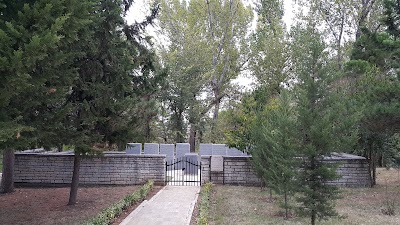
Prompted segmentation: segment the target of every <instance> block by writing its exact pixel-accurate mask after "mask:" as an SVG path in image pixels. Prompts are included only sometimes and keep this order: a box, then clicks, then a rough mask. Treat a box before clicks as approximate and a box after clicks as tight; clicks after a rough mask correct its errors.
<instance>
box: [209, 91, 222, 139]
mask: <svg viewBox="0 0 400 225" xmlns="http://www.w3.org/2000/svg"><path fill="white" fill-rule="evenodd" d="M218 96H219V91H218V92H215V98H217V97H218ZM220 104H221V103H220V101H216V103H215V106H214V114H213V120H212V125H211V143H215V141H216V137H217V122H218V116H219V107H220Z"/></svg>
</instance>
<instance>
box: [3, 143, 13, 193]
mask: <svg viewBox="0 0 400 225" xmlns="http://www.w3.org/2000/svg"><path fill="white" fill-rule="evenodd" d="M14 162H15V154H14V150H10V149H7V150H4V153H3V175H2V177H1V187H0V192H1V193H11V192H13V191H14Z"/></svg>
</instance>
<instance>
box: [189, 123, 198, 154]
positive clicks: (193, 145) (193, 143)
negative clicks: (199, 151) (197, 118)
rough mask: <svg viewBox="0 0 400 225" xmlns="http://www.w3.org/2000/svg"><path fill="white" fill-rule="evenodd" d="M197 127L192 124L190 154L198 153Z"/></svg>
mask: <svg viewBox="0 0 400 225" xmlns="http://www.w3.org/2000/svg"><path fill="white" fill-rule="evenodd" d="M196 133H197V132H196V126H195V125H193V124H190V135H189V144H190V152H195V151H196Z"/></svg>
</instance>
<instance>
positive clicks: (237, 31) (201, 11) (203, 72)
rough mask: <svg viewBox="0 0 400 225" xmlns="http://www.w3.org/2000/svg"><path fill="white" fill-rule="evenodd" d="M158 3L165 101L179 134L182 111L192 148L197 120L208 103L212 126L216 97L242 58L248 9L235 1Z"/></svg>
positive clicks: (224, 90)
mask: <svg viewBox="0 0 400 225" xmlns="http://www.w3.org/2000/svg"><path fill="white" fill-rule="evenodd" d="M161 7H162V11H161V15H160V27H161V28H162V32H163V34H164V35H165V36H166V37H167V39H168V42H169V44H168V45H167V46H164V47H163V48H162V52H163V53H162V61H164V62H166V65H167V66H168V67H169V69H170V74H171V77H170V79H169V81H168V86H169V87H170V94H169V95H168V97H167V98H168V99H167V102H168V104H169V105H170V110H171V111H172V115H173V117H172V118H173V121H174V122H173V123H172V124H173V125H175V126H176V128H174V130H175V132H176V134H177V136H176V139H177V140H182V139H183V138H184V137H185V135H184V134H186V131H185V129H184V127H185V125H184V124H185V123H184V118H185V117H186V120H187V121H188V124H187V125H188V126H189V129H190V132H189V140H190V143H191V150H192V151H194V149H195V143H196V135H197V131H198V130H199V128H200V123H202V121H203V122H204V121H205V120H206V119H205V117H206V116H207V114H208V113H209V112H210V110H212V109H213V108H214V113H213V118H214V119H213V122H212V123H211V126H210V129H211V130H212V132H214V131H213V130H215V129H214V128H215V125H213V124H216V122H215V121H216V120H217V119H218V113H219V111H220V103H221V100H222V99H223V98H226V97H227V95H228V94H229V90H230V89H229V88H230V81H231V80H232V79H234V78H235V77H236V76H237V75H238V74H239V72H240V71H241V69H242V68H243V66H244V64H245V62H246V61H247V54H245V53H246V52H247V51H248V48H246V46H247V44H248V42H246V34H247V31H248V28H249V23H250V21H251V17H252V12H251V10H250V9H249V8H247V7H245V6H244V5H243V3H242V2H241V1H206V2H204V1H197V0H193V1H189V2H181V1H174V0H173V1H163V2H162V6H161ZM171 121H172V120H171ZM214 136H215V135H210V137H211V139H213V138H214ZM211 141H213V140H211Z"/></svg>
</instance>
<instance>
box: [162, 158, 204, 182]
mask: <svg viewBox="0 0 400 225" xmlns="http://www.w3.org/2000/svg"><path fill="white" fill-rule="evenodd" d="M165 184H166V185H175V186H200V185H201V162H200V160H199V159H198V157H185V156H184V157H181V158H176V159H174V160H171V161H167V162H166V163H165Z"/></svg>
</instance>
